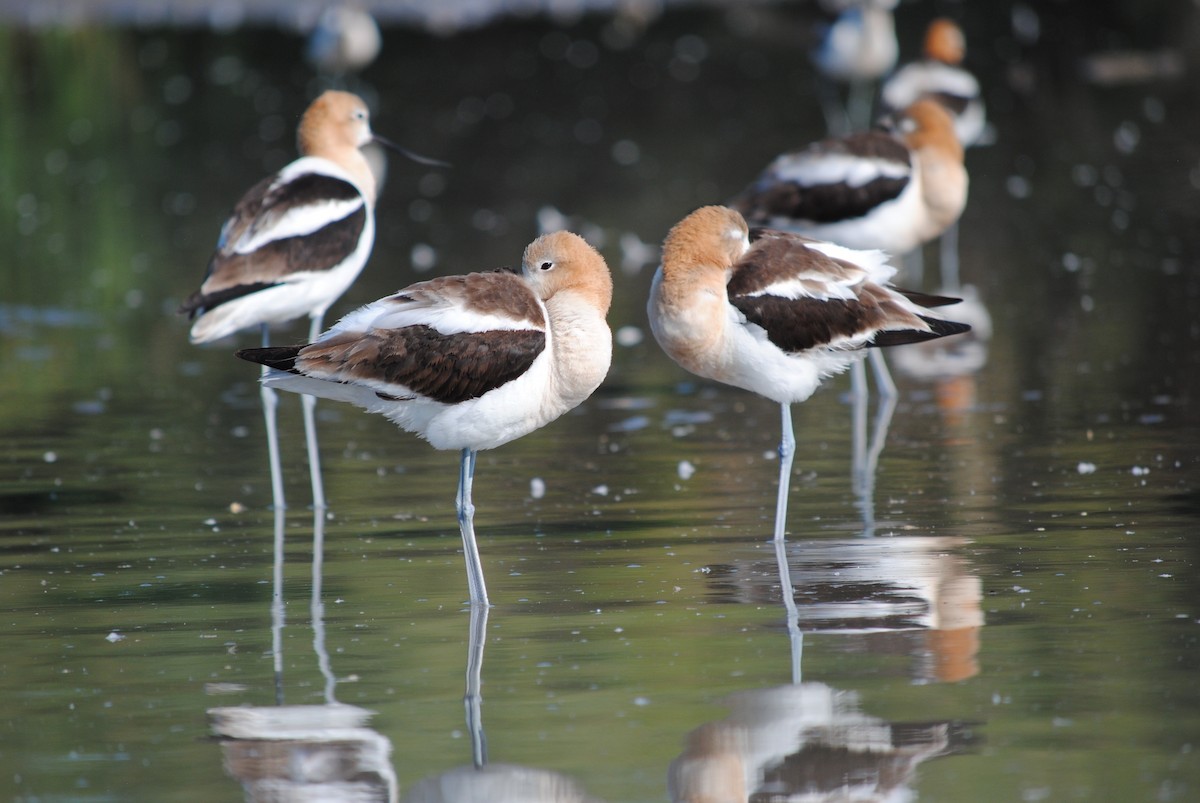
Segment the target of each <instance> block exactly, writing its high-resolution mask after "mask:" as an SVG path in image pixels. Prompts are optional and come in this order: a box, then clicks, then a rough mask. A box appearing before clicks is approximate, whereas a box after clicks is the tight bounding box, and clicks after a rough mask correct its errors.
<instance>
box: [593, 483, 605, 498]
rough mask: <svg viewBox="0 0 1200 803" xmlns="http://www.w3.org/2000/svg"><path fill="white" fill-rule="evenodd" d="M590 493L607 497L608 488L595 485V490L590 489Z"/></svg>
mask: <svg viewBox="0 0 1200 803" xmlns="http://www.w3.org/2000/svg"><path fill="white" fill-rule="evenodd" d="M592 493H594V494H595V495H596V496H608V486H607V485H597V486H596V487H595V488H593V489H592Z"/></svg>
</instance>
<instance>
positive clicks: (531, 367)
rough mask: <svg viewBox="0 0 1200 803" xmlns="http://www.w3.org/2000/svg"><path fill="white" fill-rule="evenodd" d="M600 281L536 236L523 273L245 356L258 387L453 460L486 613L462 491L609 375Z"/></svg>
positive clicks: (574, 242) (420, 294)
mask: <svg viewBox="0 0 1200 803" xmlns="http://www.w3.org/2000/svg"><path fill="white" fill-rule="evenodd" d="M611 303H612V276H611V274H610V273H609V271H608V266H607V265H606V264H605V262H604V258H603V257H601V256H600V254H599V253H598V252H597V251H596V250H595V249H594V248H592V247H591V246H589V245H588V244H587V243H586V242H585V241H584V240H583V238H582V237H579V236H578V235H575V234H572V233H570V232H566V231H560V232H554V233H551V234H545V235H542V236H541V237H539V238H538V239H536V240H534V241H533V242H532V243H531V244H530V245H529V246H528V247H527V248H526V249H525V255H524V260H523V264H522V270H521V272H520V273H519V274H518V273H512V272H509V271H503V270H501V271H491V272H486V273H471V274H468V275H466V276H445V277H441V278H437V279H431V280H429V281H425V282H418V283H417V284H414V285H411V286H409V287H406V288H404V289H403V290H400V291H399V292H397V293H396V294H395V295H392V296H389V297H387V298H382V299H380V300H378V301H375V302H373V303H371V304H368V305H366V306H365V307H361V308H359V309H357V310H355V311H354V312H351V313H350V314H349V315H347V316H346V317H344V318H343V319H342V320H341V321H339V322H338V323H337V325H336V326H334V327H333V328H331V329H330V330H329V331H328V332H326V333H325V334H323V335H322V336H321V337H320V338H314V339H313V342H310V343H308V344H307V345H300V346H285V347H278V348H261V349H244V350H242V351H239V352H238V356H239V357H241V358H243V359H246V360H250V361H251V362H257V363H260V364H262V365H263V366H264V368H265V369H269V370H267V371H266V373H265V375H264V378H263V385H264V387H266V388H268V389H270V388H274V387H279V388H283V389H284V390H290V391H293V392H296V393H305V394H312V395H315V396H320V397H322V398H327V399H334V400H337V401H345V402H350V403H351V404H355V405H357V406H359V407H362V408H364V409H365V410H367V412H371V413H379V414H381V415H384V416H386V417H387V418H388V419H389V420H391V421H392V422H394V423H396V424H397V425H399V426H400V427H401V428H402V429H405V430H407V431H409V432H415V433H416V434H418V435H420V436H421V437H422V438H424V439H425V440H427V441H429V443H430V445H432V446H433V447H434V448H435V449H457V450H459V451H460V465H459V477H458V495H457V502H456V508H457V511H458V523H459V528H460V530H461V532H462V539H463V551H464V554H465V557H466V561H467V579H468V582H469V587H470V598H471V603H472V604H473V605H484V606H486V605H487V604H488V598H487V588H486V585H485V584H484V579H483V566H482V563H481V562H480V560H479V548H478V546H477V545H476V542H475V525H474V515H475V505H474V503H473V502H472V501H471V487H472V483H473V481H474V475H475V458H476V456H477V454H478V452H479V450H480V449H494V448H496V447H497V446H501V445H503V444H505V443H508V442H509V441H512V440H516V439H517V438H520V437H522V436H524V435H527V434H529V433H530V432H533V431H534V430H536V429H538V428H540V427H543V426H545V425H546V424H548V423H550V422H551V421H553V420H555V419H556V418H558V417H559V416H561V415H562V414H563V413H565V412H567V411H568V410H571V409H572V408H574V407H576V406H577V405H579V404H580V403H581V402H583V401H584V400H585V399H587V398H588V396H590V395H591V394H592V391H594V390H595V389H596V388H597V387H598V386H599V385H600V382H601V381H602V380H603V379H604V377H605V375H606V374H607V373H608V367H609V363H610V362H611V360H612V334H611V332H610V331H609V328H608V324H607V323H606V321H605V316H606V315H607V314H608V308H609V305H610V304H611Z"/></svg>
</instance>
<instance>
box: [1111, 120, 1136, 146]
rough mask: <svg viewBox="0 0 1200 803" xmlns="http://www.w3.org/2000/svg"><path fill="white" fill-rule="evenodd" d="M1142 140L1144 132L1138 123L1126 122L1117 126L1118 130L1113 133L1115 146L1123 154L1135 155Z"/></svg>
mask: <svg viewBox="0 0 1200 803" xmlns="http://www.w3.org/2000/svg"><path fill="white" fill-rule="evenodd" d="M1141 139H1142V130H1141V129H1140V128H1139V127H1138V124H1137V123H1134V122H1132V121H1129V120H1126V121H1125V122H1123V123H1121V124H1120V125H1119V126H1117V130H1116V131H1114V132H1113V145H1115V146H1116V148H1117V150H1118V151H1120V152H1121V153H1126V154H1128V153H1133V152H1134V151H1135V150H1137V146H1138V143H1139V142H1141Z"/></svg>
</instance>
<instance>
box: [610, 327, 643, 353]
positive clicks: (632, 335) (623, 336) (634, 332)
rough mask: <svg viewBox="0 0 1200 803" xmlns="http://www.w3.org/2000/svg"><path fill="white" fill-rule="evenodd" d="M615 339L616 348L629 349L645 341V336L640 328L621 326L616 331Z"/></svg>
mask: <svg viewBox="0 0 1200 803" xmlns="http://www.w3.org/2000/svg"><path fill="white" fill-rule="evenodd" d="M616 339H617V345H618V346H624V347H625V348H629V347H631V346H636V345H638V344H639V343H641V342H642V341H643V340H645V339H646V335H645V334H644V333H643V332H642V329H641V327H640V326H622V327H621V328H620V329H618V330H617V334H616Z"/></svg>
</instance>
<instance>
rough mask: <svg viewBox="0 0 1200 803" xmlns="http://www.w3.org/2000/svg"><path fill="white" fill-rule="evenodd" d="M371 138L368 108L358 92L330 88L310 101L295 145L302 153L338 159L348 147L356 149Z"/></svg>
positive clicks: (301, 120) (301, 119) (297, 133)
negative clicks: (352, 92) (356, 93)
mask: <svg viewBox="0 0 1200 803" xmlns="http://www.w3.org/2000/svg"><path fill="white" fill-rule="evenodd" d="M371 139H372V134H371V121H370V112H368V111H367V104H366V103H365V102H363V99H362V98H360V97H359V96H358V95H353V94H351V93H349V92H339V91H337V90H332V89H331V90H329V91H327V92H323V93H321V95H320V97H318V98H317V99H316V100H314V101H313V102H312V103H311V104H309V107H308V109H306V110H305V112H304V116H303V117H301V118H300V127H299V129H298V130H297V131H296V145H297V147H298V149H299V151H300V153H301V154H302V155H304V156H324V157H326V158H331V159H333V160H334V161H338V159H337V157H338V156H339V155H340V154H342V153H344V152H345V151H347V150H357V149H358V148H361V147H362V146H363V145H366V144H367V143H368V142H370V141H371Z"/></svg>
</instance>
